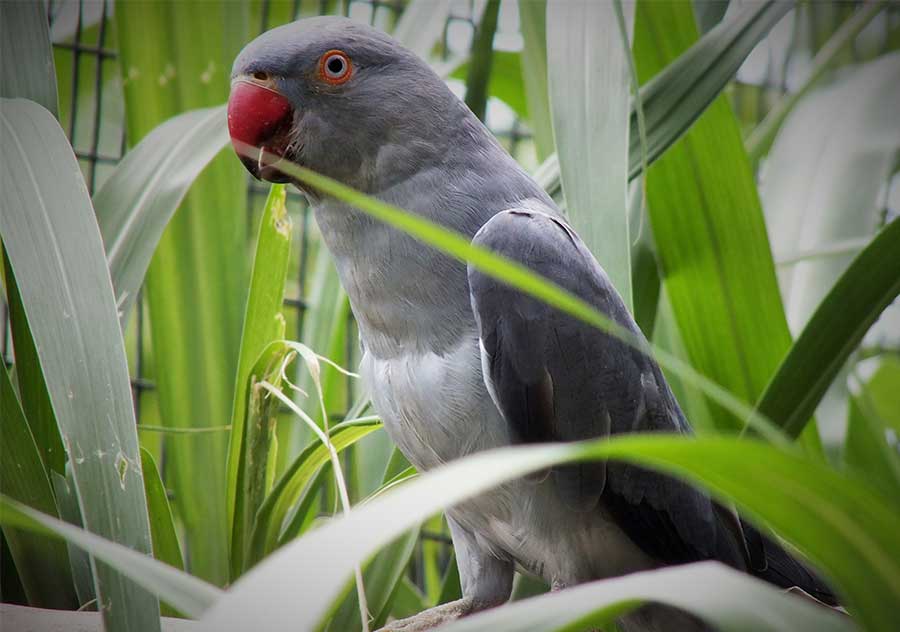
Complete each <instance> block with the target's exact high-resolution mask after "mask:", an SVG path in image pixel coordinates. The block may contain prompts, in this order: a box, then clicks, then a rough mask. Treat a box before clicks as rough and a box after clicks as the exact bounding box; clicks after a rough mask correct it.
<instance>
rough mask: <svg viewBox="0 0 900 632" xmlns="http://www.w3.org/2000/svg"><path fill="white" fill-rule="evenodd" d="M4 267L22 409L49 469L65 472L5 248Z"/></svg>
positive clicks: (50, 407)
mask: <svg viewBox="0 0 900 632" xmlns="http://www.w3.org/2000/svg"><path fill="white" fill-rule="evenodd" d="M3 262H4V270H5V271H6V274H5V279H6V300H7V305H8V307H9V328H10V331H11V334H12V343H13V349H14V350H15V360H16V386H17V387H18V389H19V396H20V399H21V404H22V410H23V411H24V413H25V419H26V422H27V423H28V427H29V429H30V430H31V434H32V436H33V437H34V441H35V443H36V445H37V448H38V450H39V452H40V454H41V461H42V462H43V464H44V467H45V468H46V469H47V472H48V473H49V472H51V471H53V472H57V473H59V474H62V473H64V472H65V471H66V451H65V449H64V448H63V443H62V437H61V436H60V434H59V426H58V425H57V423H56V415H55V414H54V413H53V405H52V404H51V403H50V394H49V393H48V392H47V384H46V382H45V380H44V374H43V373H42V372H41V363H40V360H39V359H38V354H37V349H36V348H35V346H34V338H33V337H32V334H31V328H30V327H29V326H28V318H27V317H26V315H25V308H24V307H23V306H22V296H21V295H20V293H19V287H18V284H17V283H16V279H15V277H14V276H13V275H12V274H9V272H8V271H9V269H10V267H9V258H8V257H7V254H6V248H3Z"/></svg>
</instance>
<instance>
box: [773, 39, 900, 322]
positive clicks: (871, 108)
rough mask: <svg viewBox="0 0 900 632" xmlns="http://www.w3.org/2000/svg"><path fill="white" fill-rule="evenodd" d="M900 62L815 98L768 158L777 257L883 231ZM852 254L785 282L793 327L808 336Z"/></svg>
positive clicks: (862, 72)
mask: <svg viewBox="0 0 900 632" xmlns="http://www.w3.org/2000/svg"><path fill="white" fill-rule="evenodd" d="M897 103H900V52H895V53H891V54H888V55H883V56H881V57H879V58H878V59H876V60H875V61H872V62H869V63H867V64H863V65H860V66H853V67H848V68H846V69H845V70H844V72H843V73H842V75H841V76H840V77H839V78H838V79H836V80H835V81H834V83H832V84H831V85H830V86H828V87H825V88H822V89H821V90H818V91H816V92H813V93H811V94H809V95H807V96H806V97H805V98H804V99H803V100H802V101H801V102H800V103H798V104H797V106H796V108H795V109H794V110H793V112H791V114H790V115H789V116H788V118H787V119H786V120H785V122H784V125H783V126H782V128H781V131H780V132H779V133H778V137H777V138H776V139H775V144H774V145H773V146H772V150H771V151H770V152H769V157H768V159H767V160H766V163H765V168H764V172H763V176H762V186H761V193H762V199H763V202H764V206H765V211H766V219H767V225H768V229H769V235H770V237H771V240H772V250H773V251H774V252H775V253H776V255H777V256H779V257H781V256H784V255H789V254H790V253H792V252H796V251H797V250H803V251H809V250H813V249H816V248H819V247H821V246H823V245H827V244H832V243H835V242H841V241H845V240H848V239H853V238H869V237H870V236H871V235H872V234H873V233H874V232H875V230H876V228H877V227H878V225H879V223H880V212H881V210H882V198H881V195H882V194H881V191H882V188H883V187H884V186H886V183H887V182H888V181H889V178H890V175H891V173H892V172H893V169H894V167H895V159H896V156H897V151H898V148H900V117H898V116H897V112H896V110H897V108H896V104H897ZM852 258H853V255H852V254H844V255H843V256H831V257H827V258H817V259H811V260H805V261H800V262H797V263H795V264H794V265H792V266H791V267H790V268H787V269H786V270H784V271H783V272H782V273H781V275H780V281H781V288H782V292H783V294H784V297H785V304H786V306H787V313H788V323H789V324H790V326H791V329H792V330H793V331H795V332H796V331H799V330H800V329H801V328H802V327H803V326H804V325H805V324H806V321H807V319H808V318H809V317H810V316H811V315H812V313H813V311H814V310H815V309H816V307H817V306H818V305H819V303H820V302H821V301H822V299H823V297H824V296H825V294H826V293H827V292H828V291H829V289H830V288H831V287H832V285H833V284H834V282H835V281H836V280H837V278H838V276H839V275H840V274H841V273H842V272H843V271H844V270H845V269H846V268H847V266H848V265H849V264H850V261H851V260H852Z"/></svg>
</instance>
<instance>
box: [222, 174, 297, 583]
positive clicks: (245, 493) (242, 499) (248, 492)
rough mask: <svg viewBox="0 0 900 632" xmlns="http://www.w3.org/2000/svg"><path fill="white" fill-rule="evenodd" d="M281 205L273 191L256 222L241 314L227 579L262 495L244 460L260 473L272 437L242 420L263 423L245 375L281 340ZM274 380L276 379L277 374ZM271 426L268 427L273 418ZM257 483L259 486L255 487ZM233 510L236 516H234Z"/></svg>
mask: <svg viewBox="0 0 900 632" xmlns="http://www.w3.org/2000/svg"><path fill="white" fill-rule="evenodd" d="M285 200H286V192H285V188H284V186H282V185H275V186H273V187H272V188H271V190H270V191H269V197H268V199H267V200H266V205H265V208H264V209H263V214H262V219H261V220H260V225H259V237H258V238H257V242H256V254H255V256H254V260H253V272H252V274H251V279H250V291H249V294H248V296H247V308H246V310H245V314H244V331H243V334H242V336H241V351H240V356H239V360H238V373H237V378H236V380H235V383H236V385H237V388H235V391H234V404H233V406H232V412H231V440H230V444H229V453H228V515H229V518H230V520H231V523H230V524H231V529H232V531H231V541H232V547H231V552H232V560H231V562H232V568H231V573H232V577H236V576H237V574H238V573H239V572H240V570H241V568H242V566H241V561H242V559H243V552H244V539H245V537H246V536H247V535H248V534H247V530H248V529H249V528H250V527H251V525H252V519H253V516H254V515H255V514H256V510H257V509H259V504H260V503H261V502H262V499H263V497H264V496H265V492H266V489H265V484H264V483H265V481H264V479H263V480H262V481H260V479H259V474H260V472H259V471H248V468H249V466H250V463H249V461H248V459H251V458H254V457H255V458H254V464H253V467H254V468H256V469H259V468H263V472H264V471H265V467H266V466H267V465H268V460H269V459H268V456H269V448H270V442H271V438H272V437H274V434H269V431H270V430H273V429H269V428H268V426H266V427H265V428H263V427H257V426H255V425H254V426H251V425H246V424H245V420H246V421H247V422H253V423H261V422H263V421H268V420H263V419H260V418H251V417H249V416H248V415H249V413H250V412H252V411H254V410H258V407H256V406H252V405H251V406H248V402H247V394H248V392H249V391H248V385H252V384H253V383H255V382H256V381H258V380H260V379H263V376H262V375H259V374H257V375H252V374H251V373H252V371H253V370H254V369H255V367H254V363H256V362H257V360H258V359H259V357H260V354H262V353H263V352H264V350H265V349H266V347H267V346H268V345H269V344H270V343H272V342H275V341H276V340H281V339H283V338H284V327H285V324H284V316H283V315H282V313H281V307H282V304H283V303H284V284H285V281H286V279H287V271H288V261H289V259H290V254H291V219H290V217H288V214H287V208H286V207H285ZM275 377H276V379H278V380H280V375H276V376H275ZM250 388H252V387H250ZM257 403H258V402H257ZM272 421H273V422H274V419H273V420H272ZM263 436H264V437H266V438H267V439H268V440H264V441H262V443H261V444H260V445H258V446H256V449H257V450H260V451H263V452H264V454H263V453H259V454H251V445H253V444H255V443H256V442H257V439H259V438H261V437H263ZM251 480H256V483H257V485H254V486H252V489H251V486H250V481H251ZM260 482H262V487H259V485H258V483H260ZM251 496H252V497H251ZM238 507H240V512H238V511H237V508H238ZM238 513H240V515H238Z"/></svg>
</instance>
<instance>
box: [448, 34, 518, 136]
mask: <svg viewBox="0 0 900 632" xmlns="http://www.w3.org/2000/svg"><path fill="white" fill-rule="evenodd" d="M521 59H522V53H511V52H509V51H504V50H495V51H493V55H492V56H491V74H490V79H489V81H488V86H487V92H488V94H489V95H490V96H492V97H495V98H497V99H500V100H501V101H503V102H504V103H505V104H506V105H508V106H509V107H510V108H512V110H513V112H515V113H516V115H517V116H518V117H519V118H522V119H528V118H529V114H528V100H527V98H526V96H525V90H524V87H523V82H522V77H523V69H522V61H521ZM472 65H473V64H472V61H471V60H470V61H467V62H466V63H464V64H462V65H461V66H459V67H458V68H456V69H455V70H454V71H453V72H452V73H450V78H451V79H460V80H465V79H466V77H468V75H469V70H470V68H472ZM532 133H533V132H532Z"/></svg>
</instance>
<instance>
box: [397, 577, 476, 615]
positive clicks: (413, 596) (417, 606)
mask: <svg viewBox="0 0 900 632" xmlns="http://www.w3.org/2000/svg"><path fill="white" fill-rule="evenodd" d="M457 599H459V597H457ZM433 605H434V604H429V603H428V601H427V600H426V599H425V597H424V596H423V595H422V593H421V591H420V590H419V588H418V586H416V585H415V584H413V583H412V582H411V581H410V580H409V577H407V576H404V577H403V579H402V580H400V585H399V586H398V587H397V594H396V595H394V601H393V603H392V604H391V616H392V617H394V618H395V619H405V618H406V617H411V616H412V615H414V614H418V613H419V612H422V611H423V610H426V609H427V608H429V607H430V606H433Z"/></svg>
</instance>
